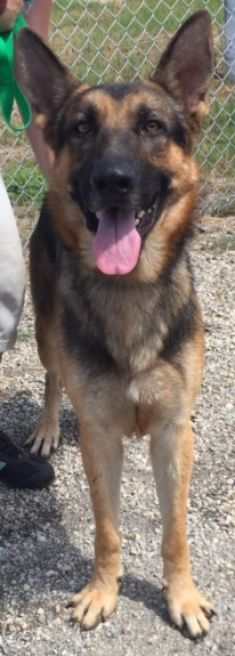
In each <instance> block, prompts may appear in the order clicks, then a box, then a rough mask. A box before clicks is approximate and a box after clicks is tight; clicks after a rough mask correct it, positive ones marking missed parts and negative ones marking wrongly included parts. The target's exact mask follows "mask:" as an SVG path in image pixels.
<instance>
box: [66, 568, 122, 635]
mask: <svg viewBox="0 0 235 656" xmlns="http://www.w3.org/2000/svg"><path fill="white" fill-rule="evenodd" d="M68 606H73V607H74V609H73V612H72V616H71V620H72V621H78V622H80V626H81V629H84V630H87V631H88V630H90V629H95V628H96V627H97V626H98V624H100V622H104V620H106V619H107V617H109V616H110V615H112V613H113V612H114V610H115V608H116V606H117V585H116V584H115V583H114V585H113V586H110V585H109V586H107V585H105V583H102V582H101V581H99V580H97V581H96V580H95V581H92V582H91V583H89V584H88V585H86V587H85V588H83V589H82V590H81V592H79V593H78V594H76V595H75V596H74V597H73V599H72V601H71V602H70V603H69V604H68Z"/></svg>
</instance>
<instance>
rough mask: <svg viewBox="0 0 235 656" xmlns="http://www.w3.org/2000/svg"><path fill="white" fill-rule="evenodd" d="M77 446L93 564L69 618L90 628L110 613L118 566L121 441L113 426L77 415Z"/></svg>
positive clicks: (115, 597) (119, 546)
mask: <svg viewBox="0 0 235 656" xmlns="http://www.w3.org/2000/svg"><path fill="white" fill-rule="evenodd" d="M80 426H81V450H82V457H83V462H84V467H85V471H86V475H87V478H88V482H89V487H90V494H91V499H92V504H93V509H94V514H95V523H96V540H95V568H94V574H93V578H92V580H91V582H90V583H89V584H88V585H87V586H86V587H85V588H84V589H83V590H82V591H81V592H80V593H78V594H76V595H75V597H74V598H73V600H72V602H71V605H72V606H74V607H75V608H74V610H73V616H72V617H73V619H74V620H78V621H80V623H81V627H82V628H83V629H93V628H95V627H96V626H97V625H98V624H99V623H100V622H101V621H102V620H104V619H106V618H107V617H109V615H111V614H112V613H113V611H114V610H115V607H116V604H117V595H118V586H119V580H120V577H121V575H122V568H121V541H120V537H119V531H118V515H119V493H120V478H121V466H122V456H123V454H122V442H121V437H120V434H118V433H117V430H116V429H113V428H111V429H110V431H109V432H108V430H107V428H106V429H105V428H103V429H101V428H98V429H97V426H96V427H95V426H94V425H92V424H90V423H89V422H86V423H84V422H83V421H82V420H81V417H80Z"/></svg>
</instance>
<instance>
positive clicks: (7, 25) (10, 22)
mask: <svg viewBox="0 0 235 656" xmlns="http://www.w3.org/2000/svg"><path fill="white" fill-rule="evenodd" d="M23 6H24V2H23V0H0V32H6V31H8V30H11V29H12V27H13V26H14V24H15V21H16V18H17V16H19V14H20V13H21V11H22V10H23Z"/></svg>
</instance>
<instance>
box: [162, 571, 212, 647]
mask: <svg viewBox="0 0 235 656" xmlns="http://www.w3.org/2000/svg"><path fill="white" fill-rule="evenodd" d="M165 595H166V599H167V604H168V609H169V613H170V617H171V619H172V621H173V622H174V624H176V626H178V627H179V628H181V629H183V628H186V629H187V632H188V633H189V635H190V637H191V638H193V639H197V638H202V637H203V636H204V635H206V634H207V633H208V631H209V629H210V622H209V619H210V617H211V616H212V615H213V614H214V608H213V605H212V604H211V603H210V602H209V601H207V599H205V597H203V596H202V595H201V594H200V592H199V591H198V590H197V588H196V586H195V585H194V584H193V583H191V584H189V585H187V586H185V587H184V586H181V585H179V586H177V585H176V584H174V586H172V587H171V586H169V587H168V588H166V590H165Z"/></svg>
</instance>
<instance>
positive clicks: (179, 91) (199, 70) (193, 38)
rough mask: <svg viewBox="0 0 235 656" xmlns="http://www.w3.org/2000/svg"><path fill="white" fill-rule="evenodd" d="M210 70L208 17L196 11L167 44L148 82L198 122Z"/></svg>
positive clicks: (211, 58) (204, 13)
mask: <svg viewBox="0 0 235 656" xmlns="http://www.w3.org/2000/svg"><path fill="white" fill-rule="evenodd" d="M212 66H213V55H212V30H211V19H210V14H209V13H208V12H207V11H199V12H197V13H196V14H194V15H193V16H191V18H189V19H188V20H187V21H186V22H185V23H184V24H183V25H182V27H181V28H180V29H179V30H178V32H177V33H176V35H175V36H174V37H173V39H172V40H171V41H170V43H169V45H168V47H167V49H166V50H165V52H164V53H163V55H162V57H161V59H160V62H159V64H158V67H157V69H156V71H155V73H154V75H153V76H152V78H151V80H152V81H154V82H158V84H160V85H161V86H162V87H164V89H166V91H168V92H169V93H170V94H171V95H172V96H173V97H174V98H175V99H176V100H177V101H178V102H179V104H180V105H181V106H183V109H184V111H186V112H187V114H189V115H190V116H191V117H192V118H193V120H194V122H195V120H196V122H200V119H201V118H202V117H203V115H204V114H206V113H207V105H206V102H205V94H206V91H207V86H208V81H209V78H210V76H211V73H212Z"/></svg>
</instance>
